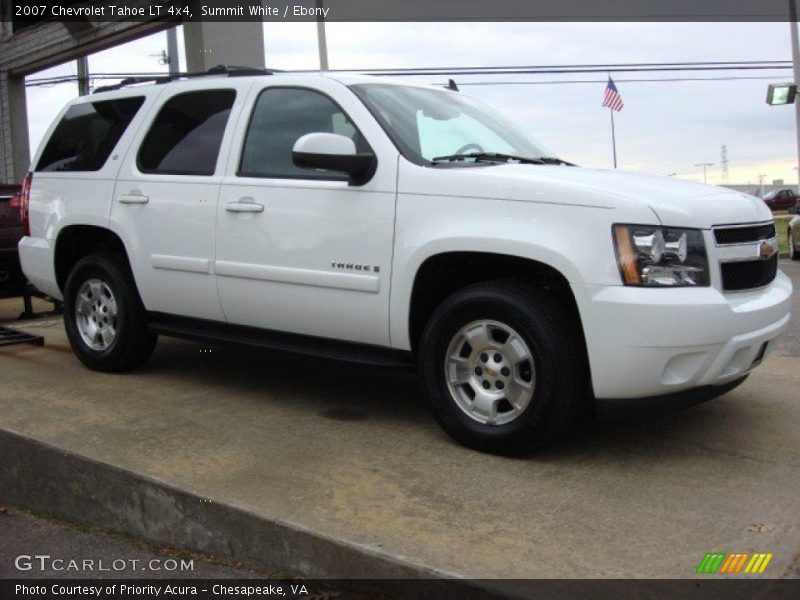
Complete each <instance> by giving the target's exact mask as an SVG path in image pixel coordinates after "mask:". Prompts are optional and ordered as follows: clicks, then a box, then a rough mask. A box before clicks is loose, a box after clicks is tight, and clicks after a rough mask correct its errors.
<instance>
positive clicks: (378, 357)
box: [149, 313, 415, 370]
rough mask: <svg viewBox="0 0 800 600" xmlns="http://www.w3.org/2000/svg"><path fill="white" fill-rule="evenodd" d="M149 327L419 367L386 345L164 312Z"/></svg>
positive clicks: (211, 339)
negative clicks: (334, 338)
mask: <svg viewBox="0 0 800 600" xmlns="http://www.w3.org/2000/svg"><path fill="white" fill-rule="evenodd" d="M149 327H150V329H151V330H153V331H155V332H157V333H159V334H162V335H167V336H172V337H179V338H184V339H187V340H195V341H200V342H216V343H220V344H230V345H236V346H249V347H251V348H261V349H264V350H277V351H280V352H291V353H294V354H304V355H307V356H315V357H318V358H325V359H330V360H338V361H344V362H351V363H359V364H363V365H368V366H373V367H381V368H385V369H402V370H413V369H414V368H415V361H414V355H413V354H412V353H411V352H408V351H404V350H395V349H393V348H384V347H382V346H372V345H369V344H359V343H356V342H343V341H340V340H331V339H328V338H320V337H313V336H307V335H298V334H294V333H286V332H282V331H272V330H269V329H258V328H256V327H245V326H242V325H230V324H228V323H220V322H218V321H207V320H205V319H192V318H188V317H177V316H174V315H167V314H163V313H150V322H149Z"/></svg>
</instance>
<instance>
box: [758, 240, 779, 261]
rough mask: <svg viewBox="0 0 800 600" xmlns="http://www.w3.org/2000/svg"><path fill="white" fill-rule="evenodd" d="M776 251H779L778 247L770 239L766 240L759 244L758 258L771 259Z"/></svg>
mask: <svg viewBox="0 0 800 600" xmlns="http://www.w3.org/2000/svg"><path fill="white" fill-rule="evenodd" d="M775 252H777V249H776V248H775V245H774V243H773V242H772V241H770V240H765V241H763V242H761V244H760V245H759V246H758V258H760V259H761V260H769V259H770V258H772V255H773V254H775Z"/></svg>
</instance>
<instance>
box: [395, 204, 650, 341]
mask: <svg viewBox="0 0 800 600" xmlns="http://www.w3.org/2000/svg"><path fill="white" fill-rule="evenodd" d="M619 213H620V211H619V210H617V209H615V208H613V207H599V206H598V207H587V206H577V205H562V204H552V203H544V202H543V203H537V202H528V201H513V200H500V199H487V198H472V197H453V196H425V195H419V194H403V193H400V194H399V195H398V204H397V224H396V234H395V254H394V259H393V265H392V293H391V299H390V302H391V308H390V335H391V343H392V346H393V347H396V348H402V349H410V348H411V340H410V334H409V319H410V308H411V297H412V293H413V287H414V281H415V278H416V275H417V272H418V271H419V269H420V267H421V265H422V264H423V263H424V262H425V261H426V260H428V259H429V258H431V257H433V256H436V255H438V254H442V253H446V252H486V253H491V254H504V255H509V256H515V257H519V258H524V259H529V260H533V261H537V262H539V263H543V264H545V265H548V266H550V267H552V268H553V269H555V270H557V271H558V272H559V273H561V274H562V275H563V276H564V278H565V279H566V280H567V281H568V282H569V283H570V284H571V285H573V286H584V285H619V284H620V279H619V271H618V268H617V264H616V259H615V256H614V247H613V244H612V237H611V226H612V224H613V223H615V222H619V221H621V220H622V221H627V220H628V219H622V218H621V217H620V214H619ZM645 216H647V215H643V216H642V218H644V217H645ZM653 218H654V216H653V215H652V213H650V214H649V219H650V220H652V219H653Z"/></svg>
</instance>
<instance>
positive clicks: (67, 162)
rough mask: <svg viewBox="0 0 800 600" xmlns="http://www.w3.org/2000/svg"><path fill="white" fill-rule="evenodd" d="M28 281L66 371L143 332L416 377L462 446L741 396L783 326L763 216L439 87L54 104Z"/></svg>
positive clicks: (289, 88) (228, 86) (267, 90)
mask: <svg viewBox="0 0 800 600" xmlns="http://www.w3.org/2000/svg"><path fill="white" fill-rule="evenodd" d="M23 217H24V220H25V223H26V226H28V227H29V231H28V235H27V236H26V237H25V238H24V239H23V240H22V241H21V242H20V255H21V260H22V265H23V268H24V271H25V274H26V275H27V277H28V278H29V279H30V281H31V282H33V283H34V284H35V285H36V286H37V287H38V288H39V289H40V290H42V291H43V292H45V293H47V294H49V295H51V296H53V297H55V298H58V299H63V300H64V308H65V313H64V314H65V319H64V320H65V326H66V330H67V334H68V336H69V340H70V343H71V344H72V348H73V349H74V351H75V353H76V354H77V356H78V358H80V360H81V361H83V363H85V364H86V365H87V366H88V367H90V368H92V369H97V370H102V371H124V370H128V369H132V368H134V367H136V366H138V365H140V364H141V363H143V362H144V361H145V360H146V359H147V358H148V356H149V355H150V354H151V353H152V351H153V347H154V346H155V343H156V337H157V335H158V334H166V335H175V336H182V337H187V338H194V339H201V340H218V341H224V342H241V343H244V344H249V345H251V346H258V347H265V348H272V349H281V350H290V351H298V352H303V353H308V354H315V355H318V356H325V357H331V358H337V359H344V360H354V361H360V362H364V363H368V364H371V365H375V366H414V365H417V366H418V369H419V371H420V373H421V375H422V379H423V380H424V384H425V389H426V390H427V394H428V396H429V397H430V400H431V403H432V405H433V410H434V412H435V415H436V418H437V419H438V421H439V422H440V423H441V425H442V427H443V428H444V429H445V430H446V431H447V432H448V433H449V434H450V435H452V436H453V437H454V438H455V439H457V440H458V441H460V442H462V443H464V444H466V445H469V446H472V447H476V448H480V449H484V450H488V451H493V452H505V453H516V452H521V451H526V450H529V449H531V448H533V447H535V446H538V445H541V444H543V443H546V442H548V441H551V440H553V439H554V438H556V437H557V436H558V435H559V434H561V433H562V432H564V431H565V429H566V428H567V427H568V425H569V424H570V423H571V422H572V421H573V420H574V419H575V417H576V415H578V413H579V411H580V410H581V408H582V407H586V406H589V407H592V406H597V407H599V408H600V409H602V410H609V411H617V412H619V411H622V412H623V413H626V412H630V411H632V410H636V409H638V408H641V407H653V406H656V407H658V406H663V405H674V404H689V403H693V402H697V401H700V400H703V399H707V398H711V397H714V396H717V395H719V394H721V393H724V392H725V391H727V390H729V389H731V388H732V387H735V386H736V385H738V384H739V383H740V382H741V381H742V380H743V379H744V378H745V377H746V376H747V374H748V372H749V371H750V370H751V369H752V368H753V367H754V366H755V365H756V364H758V363H759V362H760V361H761V360H762V359H763V358H764V356H765V355H766V353H767V352H768V351H769V348H770V346H771V345H772V341H773V340H774V339H775V338H776V337H777V336H778V335H779V334H780V332H781V331H782V330H783V329H784V327H785V326H786V324H787V322H788V320H789V305H790V295H791V291H792V289H791V284H790V282H789V280H788V278H787V277H786V276H785V275H784V274H782V273H781V272H780V271H778V268H777V245H776V241H775V226H774V224H773V221H772V218H771V215H770V211H769V209H768V208H767V207H766V206H765V205H764V203H763V202H762V201H761V200H759V199H758V198H754V197H752V196H748V195H744V194H739V193H736V192H733V191H730V190H727V189H723V188H717V187H710V186H704V185H698V184H694V183H688V182H683V181H676V180H673V179H669V178H665V177H655V176H647V175H640V174H633V173H622V172H618V171H599V170H591V169H584V168H579V167H577V166H574V165H571V164H569V163H567V162H565V161H563V160H560V159H558V158H554V157H553V155H552V153H550V152H548V151H547V150H545V149H544V148H543V147H542V146H541V145H540V144H539V143H537V142H536V141H534V140H533V139H531V137H529V136H528V134H527V133H526V132H525V131H523V130H521V129H520V128H518V127H516V126H514V125H513V124H512V123H511V122H509V121H508V120H507V119H506V118H505V117H503V116H501V115H500V114H498V113H496V112H494V111H493V110H491V109H489V108H488V107H486V106H484V105H483V104H481V103H479V102H477V101H475V100H473V99H471V98H469V97H468V96H464V95H462V94H460V93H458V92H457V91H454V90H450V89H439V88H435V87H425V86H416V85H409V84H400V83H397V82H396V81H394V80H386V79H380V78H376V77H369V76H338V75H330V74H319V73H317V74H292V73H275V74H262V75H253V74H252V73H246V72H237V71H229V72H225V71H221V72H220V73H219V74H218V75H216V76H204V77H196V78H184V79H181V80H178V81H172V82H161V83H157V84H154V85H145V86H142V85H137V86H131V85H120V86H116V88H115V89H111V90H104V91H102V92H100V93H95V94H93V95H91V96H86V97H82V98H78V99H76V100H74V101H73V102H71V103H70V104H69V105H68V106H67V107H66V108H65V109H64V110H63V111H62V113H61V114H60V115H59V117H58V118H57V119H56V120H55V122H54V124H53V125H52V126H51V128H50V130H49V132H48V134H47V135H46V137H45V141H44V143H43V144H42V146H41V148H40V149H39V151H38V152H37V154H36V156H35V158H34V161H33V168H32V172H31V173H30V174H29V175H28V177H27V179H26V181H25V193H24V198H23Z"/></svg>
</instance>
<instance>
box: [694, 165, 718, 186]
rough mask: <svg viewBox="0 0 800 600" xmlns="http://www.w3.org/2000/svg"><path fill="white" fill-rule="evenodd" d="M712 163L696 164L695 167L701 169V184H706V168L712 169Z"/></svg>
mask: <svg viewBox="0 0 800 600" xmlns="http://www.w3.org/2000/svg"><path fill="white" fill-rule="evenodd" d="M713 166H714V163H707V162H703V163H697V164H696V165H695V167H703V183H708V177H707V176H706V167H713Z"/></svg>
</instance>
